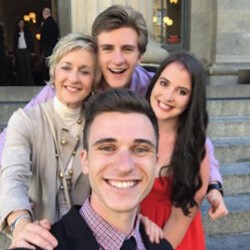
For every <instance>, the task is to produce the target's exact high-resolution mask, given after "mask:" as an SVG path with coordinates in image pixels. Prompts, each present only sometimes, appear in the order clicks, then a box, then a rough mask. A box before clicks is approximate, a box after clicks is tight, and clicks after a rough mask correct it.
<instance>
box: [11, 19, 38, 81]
mask: <svg viewBox="0 0 250 250" xmlns="http://www.w3.org/2000/svg"><path fill="white" fill-rule="evenodd" d="M13 52H14V55H15V58H16V67H17V68H16V69H17V73H18V76H19V77H18V82H17V85H21V86H25V85H27V86H30V85H33V76H32V58H31V56H32V55H34V41H33V38H32V35H31V32H30V30H29V29H28V27H27V26H26V25H25V22H24V20H23V19H19V20H18V21H17V24H16V27H15V31H14V38H13Z"/></svg>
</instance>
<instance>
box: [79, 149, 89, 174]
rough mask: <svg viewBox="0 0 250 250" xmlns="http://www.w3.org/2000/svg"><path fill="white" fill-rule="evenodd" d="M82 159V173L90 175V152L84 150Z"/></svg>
mask: <svg viewBox="0 0 250 250" xmlns="http://www.w3.org/2000/svg"><path fill="white" fill-rule="evenodd" d="M80 157H81V164H82V172H83V173H84V174H88V173H89V163H88V152H87V151H86V150H85V149H83V150H82V151H81V154H80Z"/></svg>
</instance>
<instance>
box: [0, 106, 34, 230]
mask: <svg viewBox="0 0 250 250" xmlns="http://www.w3.org/2000/svg"><path fill="white" fill-rule="evenodd" d="M30 131H32V127H31V125H30V123H29V121H28V119H27V116H26V114H25V112H24V111H23V110H22V109H19V110H18V111H16V112H15V113H14V114H13V115H12V116H11V118H10V121H9V124H8V129H7V133H6V142H5V146H4V150H3V155H2V159H1V160H2V169H1V175H0V190H1V192H0V200H1V203H0V218H1V221H0V223H1V225H4V224H6V218H7V216H8V215H9V214H10V213H11V212H13V211H18V210H27V211H29V213H30V214H32V210H31V205H30V202H29V197H28V194H27V192H28V188H29V180H30V177H31V175H32V173H31V160H30V158H31V144H30V135H29V132H30Z"/></svg>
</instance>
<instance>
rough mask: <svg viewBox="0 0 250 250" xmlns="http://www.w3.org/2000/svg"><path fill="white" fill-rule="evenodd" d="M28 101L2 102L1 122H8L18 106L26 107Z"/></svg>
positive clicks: (0, 105) (0, 109)
mask: <svg viewBox="0 0 250 250" xmlns="http://www.w3.org/2000/svg"><path fill="white" fill-rule="evenodd" d="M25 104H26V102H1V103H0V124H4V123H7V122H8V120H9V118H10V116H11V115H12V114H13V112H14V111H16V110H17V109H18V108H22V107H24V106H25Z"/></svg>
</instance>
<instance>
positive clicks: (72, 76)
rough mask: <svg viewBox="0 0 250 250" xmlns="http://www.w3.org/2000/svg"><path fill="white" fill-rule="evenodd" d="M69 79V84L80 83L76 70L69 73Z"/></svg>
mask: <svg viewBox="0 0 250 250" xmlns="http://www.w3.org/2000/svg"><path fill="white" fill-rule="evenodd" d="M69 79H70V81H71V82H73V83H79V82H80V78H79V73H78V71H77V70H72V71H71V72H70V75H69Z"/></svg>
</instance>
